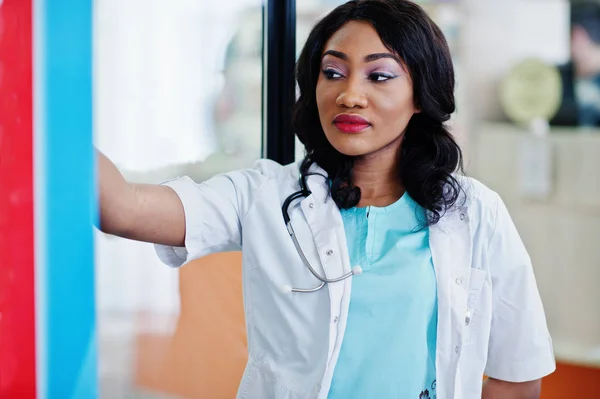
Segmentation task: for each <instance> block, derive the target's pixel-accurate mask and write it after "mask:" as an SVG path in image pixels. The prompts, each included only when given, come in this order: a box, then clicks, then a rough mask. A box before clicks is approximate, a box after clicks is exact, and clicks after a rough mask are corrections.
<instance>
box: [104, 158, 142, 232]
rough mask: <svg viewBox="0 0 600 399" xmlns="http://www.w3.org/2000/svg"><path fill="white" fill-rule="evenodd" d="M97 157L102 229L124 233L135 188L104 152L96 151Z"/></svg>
mask: <svg viewBox="0 0 600 399" xmlns="http://www.w3.org/2000/svg"><path fill="white" fill-rule="evenodd" d="M96 157H97V161H98V194H99V204H98V205H99V208H100V230H102V231H103V232H105V233H109V234H115V235H122V234H123V232H124V231H125V230H126V229H127V220H128V218H129V215H130V214H131V213H130V212H131V209H130V208H132V207H133V206H134V205H133V204H134V200H135V193H134V189H133V186H132V185H130V184H129V183H128V182H127V181H126V180H125V178H123V175H121V172H119V170H118V169H117V167H116V166H115V165H114V164H113V163H112V162H111V161H110V160H109V159H108V158H107V157H106V156H105V155H104V154H103V153H101V152H100V151H96Z"/></svg>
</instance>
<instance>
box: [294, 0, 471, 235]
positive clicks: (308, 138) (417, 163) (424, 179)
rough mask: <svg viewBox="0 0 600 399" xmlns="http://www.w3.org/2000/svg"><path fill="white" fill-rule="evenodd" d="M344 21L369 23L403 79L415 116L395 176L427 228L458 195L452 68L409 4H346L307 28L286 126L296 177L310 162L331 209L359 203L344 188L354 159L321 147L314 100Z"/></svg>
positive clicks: (437, 36) (432, 28)
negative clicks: (296, 160)
mask: <svg viewBox="0 0 600 399" xmlns="http://www.w3.org/2000/svg"><path fill="white" fill-rule="evenodd" d="M348 21H365V22H368V23H370V24H371V25H372V26H373V27H374V28H375V30H376V31H377V32H378V34H379V36H380V38H381V41H382V42H383V44H384V45H385V46H386V47H387V48H388V49H389V50H390V51H391V52H393V53H395V54H397V55H398V56H400V58H401V59H402V60H403V62H404V63H405V66H406V68H407V69H408V71H409V73H410V76H411V78H412V81H413V98H414V101H415V105H416V106H417V107H418V108H419V109H420V110H421V112H420V113H417V114H415V115H414V116H413V117H412V118H411V120H410V121H409V123H408V126H407V128H406V132H405V135H404V139H403V140H404V141H403V143H402V147H401V151H400V152H399V154H398V156H399V157H400V159H399V169H398V177H399V179H400V181H401V182H402V184H403V185H404V188H405V189H406V191H407V192H408V194H409V195H410V196H411V197H412V198H413V199H414V200H415V201H416V202H417V203H418V204H419V205H420V206H422V207H423V208H424V209H425V210H426V211H427V221H426V223H427V225H432V224H435V223H437V222H438V221H439V219H440V218H441V216H442V215H443V214H444V213H445V212H446V210H448V209H449V208H450V207H452V206H453V205H454V204H455V203H456V201H457V200H458V198H459V197H460V193H461V191H462V188H461V186H460V184H459V182H458V181H457V179H456V178H455V177H454V173H455V172H457V171H462V159H463V158H462V152H461V150H460V147H459V146H458V144H457V143H456V141H455V140H454V138H453V137H452V135H451V134H450V132H449V131H448V130H447V129H446V127H445V126H444V122H447V121H448V120H449V119H450V115H451V114H452V113H453V112H454V110H455V103H454V68H453V66H452V59H451V56H450V51H449V49H448V44H447V42H446V39H445V38H444V35H443V34H442V32H441V31H440V29H439V28H438V26H437V25H436V24H435V23H434V22H433V21H432V20H431V19H430V18H429V16H428V15H427V14H426V13H425V11H423V9H421V7H419V6H418V5H416V4H414V3H412V2H410V1H407V0H353V1H349V2H347V3H346V4H344V5H341V6H339V7H337V8H336V9H334V10H333V11H332V12H331V13H329V14H328V15H327V16H326V17H325V18H323V19H322V20H321V21H320V22H319V23H318V24H317V25H315V27H314V28H313V29H312V31H311V33H310V35H309V37H308V40H307V42H306V44H305V46H304V48H303V50H302V53H301V55H300V58H299V59H298V63H297V66H296V78H297V81H298V85H299V90H300V93H299V94H300V95H299V97H298V100H297V101H296V104H295V106H294V112H293V126H294V129H295V132H296V135H297V136H298V138H299V140H300V141H301V142H302V144H304V146H305V148H306V156H305V158H304V160H303V162H302V164H301V167H300V171H301V172H302V173H304V174H308V173H309V172H308V171H309V168H310V166H311V165H312V164H313V163H316V164H317V165H319V166H320V167H321V168H323V169H324V170H325V171H326V172H327V174H328V176H329V177H328V179H329V183H330V187H331V196H332V198H333V200H334V201H335V203H336V204H337V206H338V207H339V208H341V209H346V208H351V207H353V206H356V205H357V204H358V202H359V201H360V196H361V192H360V188H359V187H355V186H353V182H352V169H353V165H354V159H353V157H350V156H346V155H344V154H341V153H340V152H338V151H337V150H336V149H334V148H333V146H332V145H331V144H330V143H329V141H328V140H327V138H326V136H325V133H324V131H323V127H322V126H321V123H320V121H319V112H318V109H317V101H316V87H317V80H318V78H319V73H320V68H321V66H320V64H321V57H322V53H323V50H324V46H325V44H326V42H327V41H328V40H329V38H330V37H331V36H332V35H333V34H334V33H335V32H336V31H337V30H338V29H340V28H341V27H342V25H344V24H345V23H347V22H348Z"/></svg>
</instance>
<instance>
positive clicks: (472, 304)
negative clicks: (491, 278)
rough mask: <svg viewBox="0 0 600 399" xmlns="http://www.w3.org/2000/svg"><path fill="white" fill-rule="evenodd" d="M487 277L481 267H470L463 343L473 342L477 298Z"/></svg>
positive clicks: (477, 307) (477, 306)
mask: <svg viewBox="0 0 600 399" xmlns="http://www.w3.org/2000/svg"><path fill="white" fill-rule="evenodd" d="M486 277H487V272H486V271H485V270H482V269H476V268H472V269H471V276H470V278H469V296H468V298H467V310H466V314H465V329H464V334H463V338H464V339H463V345H471V344H473V343H475V339H476V335H477V334H476V330H477V324H478V323H479V320H474V317H475V314H477V317H479V316H480V315H479V314H478V310H479V307H480V306H479V298H480V296H481V291H482V290H483V285H484V283H485V279H486Z"/></svg>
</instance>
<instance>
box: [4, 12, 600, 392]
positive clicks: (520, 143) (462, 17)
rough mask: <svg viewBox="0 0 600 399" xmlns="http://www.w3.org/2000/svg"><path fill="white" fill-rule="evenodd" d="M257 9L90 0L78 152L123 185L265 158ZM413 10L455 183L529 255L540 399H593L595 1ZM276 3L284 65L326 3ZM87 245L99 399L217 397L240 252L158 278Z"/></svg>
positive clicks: (229, 388) (262, 21) (599, 163)
mask: <svg viewBox="0 0 600 399" xmlns="http://www.w3.org/2000/svg"><path fill="white" fill-rule="evenodd" d="M274 1H280V0H228V1H216V2H215V1H208V0H193V1H192V0H178V1H170V2H166V1H159V0H127V1H121V0H95V1H94V9H93V26H94V31H93V69H94V75H93V77H94V80H93V93H94V94H93V96H94V98H93V100H94V109H93V114H94V131H95V133H94V142H95V145H96V146H97V147H98V148H99V149H100V150H101V151H103V152H104V153H105V154H107V155H108V156H109V157H110V158H112V159H113V161H115V163H116V164H117V166H118V167H119V168H120V169H121V171H122V172H123V173H124V175H125V176H126V177H127V178H128V179H129V180H131V181H135V182H150V183H159V182H162V181H164V180H166V179H169V178H173V177H177V176H181V175H189V176H191V177H192V178H194V179H195V180H197V181H202V180H204V179H207V178H209V177H210V176H212V175H214V174H216V173H219V172H223V171H228V170H231V169H235V168H241V167H247V166H251V164H252V163H253V162H254V161H255V160H257V159H258V158H260V157H263V156H267V154H266V152H265V148H266V147H265V143H266V142H267V141H268V140H270V138H268V137H267V135H266V132H267V131H268V125H269V121H271V120H272V118H273V115H268V114H267V113H266V107H265V103H266V98H265V95H266V94H265V93H267V83H268V82H269V76H271V75H272V74H273V73H274V72H273V70H271V71H269V69H268V68H267V54H268V52H269V49H268V48H267V47H268V46H265V43H268V40H267V38H268V37H276V38H277V37H279V38H280V39H281V40H287V39H288V38H289V37H290V35H289V34H284V32H281V35H280V36H277V33H276V32H275V33H273V29H274V28H273V26H270V25H269V24H272V23H275V24H279V23H280V22H281V21H273V19H272V18H271V19H269V18H268V16H267V15H266V12H267V11H268V10H269V9H272V7H270V6H271V5H272V4H271V2H274ZM418 2H419V3H420V4H422V5H423V7H425V8H426V9H427V10H428V12H429V13H430V15H431V16H432V17H433V19H434V20H435V21H436V22H437V23H438V24H439V26H440V27H441V28H442V30H443V31H444V32H445V34H446V37H447V39H448V42H449V44H450V46H451V49H452V53H453V58H454V62H455V67H456V73H457V93H456V95H457V101H458V110H457V112H456V114H455V115H454V117H453V119H452V121H451V125H452V129H453V132H454V134H455V135H456V137H457V139H458V140H459V142H460V144H461V146H462V148H463V150H464V152H465V157H466V165H465V166H466V172H467V174H468V175H471V176H473V177H476V178H477V179H479V180H481V181H483V182H484V183H485V184H487V185H488V186H490V187H491V188H492V189H494V190H496V191H498V192H499V194H500V195H501V196H502V197H503V198H504V200H505V202H506V203H507V206H508V208H509V210H510V211H511V214H512V215H513V218H514V220H515V223H516V224H517V227H518V229H519V231H520V233H521V235H522V238H523V240H524V242H525V244H526V246H527V248H528V250H529V252H530V254H531V257H532V259H533V263H534V267H535V273H536V276H537V279H538V284H539V288H540V292H541V295H542V299H543V301H544V305H545V308H546V312H547V318H548V323H549V328H550V331H551V334H552V336H553V339H554V348H555V355H556V357H557V360H558V362H559V367H558V371H557V373H555V374H554V375H553V376H551V377H550V378H548V379H547V381H546V382H545V385H544V393H543V398H544V399H552V398H559V399H571V398H579V397H581V398H600V394H598V393H597V392H598V389H597V387H596V385H595V384H596V383H595V381H597V379H598V378H600V290H598V288H597V286H598V283H599V282H600V245H598V240H600V160H599V158H598V156H597V155H598V154H599V153H600V2H596V1H575V0H573V1H567V0H502V1H494V0H439V1H434V0H430V1H424V0H422V1H418ZM1 3H2V0H0V5H1ZM286 3H287V4H292V5H293V7H294V10H293V11H294V12H292V13H291V15H292V16H293V21H292V22H293V25H294V30H295V39H294V40H295V41H296V50H295V52H296V55H297V54H298V53H299V51H300V49H301V47H302V45H303V43H304V41H305V39H306V37H307V35H308V32H309V31H310V29H311V27H312V25H313V24H314V23H315V22H316V21H317V20H318V19H319V18H320V17H322V16H323V15H324V14H325V13H327V12H328V11H329V10H331V9H332V8H333V7H335V6H337V5H339V4H341V3H343V1H339V0H296V1H295V4H294V1H287V0H286ZM288 11H289V10H288ZM287 23H289V21H288V22H287ZM278 26H279V25H278ZM269 31H270V32H271V36H269V34H268V32H269ZM273 35H275V36H273ZM287 61H288V65H289V61H291V60H287ZM284 62H285V60H284ZM292 62H293V61H292ZM269 65H271V66H273V65H275V64H269ZM0 72H1V70H0ZM292 90H293V89H292ZM269 134H273V133H272V132H269ZM294 152H295V157H296V159H300V158H301V157H302V156H303V150H302V148H301V146H300V145H296V148H295V149H294ZM94 234H95V244H96V255H95V256H96V259H95V260H96V305H97V321H98V356H99V364H98V371H99V390H100V397H101V398H105V399H125V398H139V399H159V398H163V399H167V398H172V399H176V398H181V399H184V398H190V399H192V398H211V399H213V398H232V397H234V396H235V392H236V390H237V385H238V382H239V378H240V376H241V374H242V372H243V369H244V366H245V356H246V355H245V345H246V342H245V327H244V320H243V310H242V296H241V268H240V266H241V264H240V261H241V257H240V254H239V253H227V254H218V255H213V256H209V257H207V258H204V259H200V260H197V261H195V262H193V264H190V265H188V266H186V267H184V268H182V269H181V270H173V269H169V268H167V267H165V266H164V265H162V264H161V263H160V261H159V260H158V258H157V257H156V255H155V253H154V249H153V247H152V246H151V245H149V244H143V243H136V242H131V241H128V240H124V239H120V238H115V237H112V236H107V235H105V234H103V233H101V232H99V231H95V233H94ZM592 381H594V386H592Z"/></svg>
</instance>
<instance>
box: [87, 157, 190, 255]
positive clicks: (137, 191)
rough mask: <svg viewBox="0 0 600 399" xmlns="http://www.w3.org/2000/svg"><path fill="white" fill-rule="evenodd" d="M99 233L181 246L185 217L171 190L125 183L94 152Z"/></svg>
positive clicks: (109, 162)
mask: <svg viewBox="0 0 600 399" xmlns="http://www.w3.org/2000/svg"><path fill="white" fill-rule="evenodd" d="M97 157H98V175H99V176H98V180H99V187H98V188H99V202H100V203H99V205H100V206H99V207H100V230H102V231H103V232H105V233H108V234H114V235H117V236H120V237H125V238H129V239H132V240H137V241H146V242H151V243H156V244H164V245H173V246H183V245H184V239H185V215H184V210H183V205H182V203H181V201H180V200H179V197H178V196H177V194H176V193H175V191H173V190H172V189H171V188H169V187H167V186H159V185H152V184H131V183H128V182H127V181H126V180H125V178H124V177H123V175H121V172H119V170H118V169H117V167H116V166H115V165H114V164H113V163H112V162H111V161H110V160H109V159H108V158H106V156H104V155H103V154H102V153H101V152H99V151H98V152H97Z"/></svg>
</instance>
